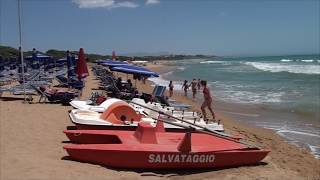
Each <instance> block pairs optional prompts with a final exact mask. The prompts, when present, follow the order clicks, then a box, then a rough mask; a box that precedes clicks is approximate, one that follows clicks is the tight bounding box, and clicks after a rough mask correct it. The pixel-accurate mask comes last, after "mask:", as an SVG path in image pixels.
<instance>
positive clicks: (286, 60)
mask: <svg viewBox="0 0 320 180" xmlns="http://www.w3.org/2000/svg"><path fill="white" fill-rule="evenodd" d="M280 61H281V62H291V61H293V60H291V59H281V60H280Z"/></svg>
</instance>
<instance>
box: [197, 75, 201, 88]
mask: <svg viewBox="0 0 320 180" xmlns="http://www.w3.org/2000/svg"><path fill="white" fill-rule="evenodd" d="M197 86H198V91H200V88H201V80H200V78H199V79H198V84H197Z"/></svg>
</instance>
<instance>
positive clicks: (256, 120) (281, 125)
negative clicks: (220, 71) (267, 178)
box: [150, 62, 320, 159]
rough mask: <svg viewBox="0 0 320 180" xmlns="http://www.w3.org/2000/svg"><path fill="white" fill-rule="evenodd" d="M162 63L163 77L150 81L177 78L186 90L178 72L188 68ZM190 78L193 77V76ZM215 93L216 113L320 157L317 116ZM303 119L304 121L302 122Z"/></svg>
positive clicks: (162, 82)
mask: <svg viewBox="0 0 320 180" xmlns="http://www.w3.org/2000/svg"><path fill="white" fill-rule="evenodd" d="M158 64H159V66H162V67H163V69H164V70H163V73H161V75H160V78H151V79H150V80H151V81H153V83H156V84H160V85H163V86H167V85H168V84H169V80H173V83H174V85H175V91H177V92H178V93H183V92H182V88H181V85H182V81H183V79H182V78H181V77H182V76H179V77H176V76H175V74H176V72H177V71H181V70H182V71H184V68H183V67H180V66H177V65H174V64H172V63H171V64H169V65H168V64H167V63H166V62H165V63H162V62H158ZM150 68H152V66H151V67H150ZM158 69H159V68H158ZM187 80H191V79H190V76H189V79H187ZM211 88H212V87H211ZM211 88H210V89H211ZM211 90H212V89H211ZM199 92H200V93H199ZM212 93H213V96H214V98H213V99H214V100H213V109H214V111H215V112H220V113H221V114H223V115H224V116H227V117H228V118H230V119H233V120H235V121H239V122H240V123H243V124H246V125H247V126H254V127H262V128H266V129H271V130H273V131H275V132H276V133H277V134H278V135H280V136H281V137H284V139H285V140H286V141H287V142H288V143H290V144H294V145H296V146H298V147H299V148H304V149H307V150H308V151H311V152H312V154H313V155H314V156H315V157H316V158H317V159H320V151H319V146H318V145H319V142H320V141H319V138H320V134H319V131H318V130H317V128H318V127H319V122H318V119H317V118H316V117H313V118H310V117H308V116H307V115H306V114H303V113H299V112H296V111H295V109H291V108H290V109H289V108H285V109H284V107H279V106H271V105H270V104H269V105H268V104H262V103H261V104H259V103H249V102H238V101H236V100H231V99H224V98H222V97H219V94H221V92H220V93H219V94H218V93H216V92H215V89H213V91H212ZM188 96H189V97H190V98H191V96H192V92H191V90H190V89H189V90H188ZM196 96H197V97H196V100H197V102H198V104H199V105H200V104H201V103H202V92H201V91H198V92H197V95H196ZM302 119H303V120H304V121H301V120H302Z"/></svg>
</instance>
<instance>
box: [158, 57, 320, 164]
mask: <svg viewBox="0 0 320 180" xmlns="http://www.w3.org/2000/svg"><path fill="white" fill-rule="evenodd" d="M174 65H175V66H176V67H177V68H176V70H175V71H172V72H167V73H165V74H163V75H162V76H161V77H162V78H160V79H152V80H153V81H155V82H156V83H158V84H162V85H166V86H167V85H168V80H173V81H174V85H175V89H179V90H180V89H181V85H182V81H183V80H188V81H189V82H190V81H192V79H193V78H196V79H198V78H200V79H204V80H207V81H208V84H209V87H210V89H211V90H212V94H213V96H214V99H215V101H221V102H225V103H228V104H229V105H230V104H231V106H225V107H219V106H218V107H217V106H215V109H216V111H221V112H223V113H225V114H227V115H229V116H232V117H233V118H234V119H237V120H240V121H244V122H247V123H251V124H253V125H256V126H259V127H264V128H269V129H273V130H275V131H276V132H277V133H278V134H279V135H281V136H283V137H285V138H286V139H287V140H288V141H289V142H290V143H292V144H296V145H298V146H300V147H304V148H308V149H309V150H310V151H311V152H312V153H313V154H314V155H315V156H316V157H317V158H319V157H320V55H296V56H263V57H222V58H212V59H191V60H179V61H175V62H174ZM200 94H201V93H200ZM226 107H228V108H226Z"/></svg>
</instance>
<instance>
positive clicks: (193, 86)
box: [191, 79, 198, 101]
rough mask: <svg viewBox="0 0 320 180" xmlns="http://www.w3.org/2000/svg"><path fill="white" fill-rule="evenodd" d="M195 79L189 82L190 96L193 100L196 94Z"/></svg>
mask: <svg viewBox="0 0 320 180" xmlns="http://www.w3.org/2000/svg"><path fill="white" fill-rule="evenodd" d="M197 84H198V82H197V80H196V79H193V81H192V82H191V90H192V98H193V101H194V100H195V99H196V94H197Z"/></svg>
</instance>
